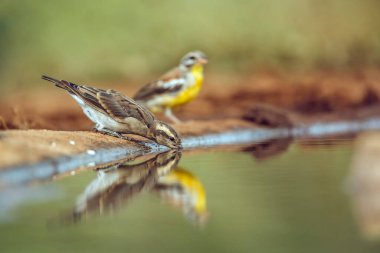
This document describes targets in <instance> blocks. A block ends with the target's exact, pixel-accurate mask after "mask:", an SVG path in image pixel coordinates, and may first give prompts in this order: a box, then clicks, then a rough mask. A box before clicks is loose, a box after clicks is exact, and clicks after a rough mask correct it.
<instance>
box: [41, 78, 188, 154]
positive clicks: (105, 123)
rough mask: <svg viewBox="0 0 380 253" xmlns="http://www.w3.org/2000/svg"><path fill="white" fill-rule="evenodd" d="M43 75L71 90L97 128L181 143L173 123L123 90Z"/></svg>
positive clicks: (118, 134)
mask: <svg viewBox="0 0 380 253" xmlns="http://www.w3.org/2000/svg"><path fill="white" fill-rule="evenodd" d="M42 79H44V80H47V81H50V82H52V83H54V84H55V85H56V86H57V87H59V88H62V89H65V90H66V91H67V92H69V94H70V95H71V96H72V97H73V98H74V99H75V100H76V101H77V102H78V104H79V105H80V106H81V107H82V109H83V112H84V113H85V114H86V116H87V117H88V118H89V119H91V120H92V121H93V122H94V123H95V129H96V130H97V131H100V132H103V133H106V134H110V135H113V136H115V137H119V138H126V137H124V136H122V135H121V134H122V133H126V134H135V135H140V136H143V137H145V138H148V139H152V140H154V141H156V142H157V143H159V144H162V145H165V146H168V147H170V148H179V147H180V146H181V140H180V138H179V136H178V134H177V133H176V131H175V130H174V129H173V128H172V127H170V126H169V125H167V124H166V123H164V122H161V121H158V120H156V119H155V117H154V115H153V114H152V113H151V112H150V111H149V110H148V109H146V108H145V107H144V106H142V105H139V104H138V103H136V102H135V101H134V100H133V99H131V98H129V97H127V96H125V95H123V94H121V93H120V92H117V91H115V90H103V89H98V88H93V87H89V86H84V85H77V84H74V83H71V82H68V81H65V80H57V79H55V78H52V77H48V76H42ZM126 139H128V138H126Z"/></svg>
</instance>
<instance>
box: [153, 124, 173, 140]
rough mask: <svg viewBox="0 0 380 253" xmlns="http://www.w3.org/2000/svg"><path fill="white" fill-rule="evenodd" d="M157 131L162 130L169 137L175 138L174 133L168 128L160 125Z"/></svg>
mask: <svg viewBox="0 0 380 253" xmlns="http://www.w3.org/2000/svg"><path fill="white" fill-rule="evenodd" d="M157 130H161V131H163V132H165V133H166V134H167V135H169V136H170V137H173V138H175V136H174V135H173V133H172V132H171V131H170V129H169V128H167V127H166V126H164V125H158V126H157Z"/></svg>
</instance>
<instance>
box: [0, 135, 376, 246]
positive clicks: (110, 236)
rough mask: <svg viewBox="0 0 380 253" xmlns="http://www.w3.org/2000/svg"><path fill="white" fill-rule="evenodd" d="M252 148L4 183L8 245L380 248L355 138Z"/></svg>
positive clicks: (2, 225)
mask: <svg viewBox="0 0 380 253" xmlns="http://www.w3.org/2000/svg"><path fill="white" fill-rule="evenodd" d="M272 146H274V147H275V148H272ZM278 146H279V147H280V148H276V147H278ZM237 149H239V150H241V149H240V148H237ZM243 149H244V150H245V151H244V152H241V151H236V150H232V151H231V150H214V151H210V150H208V151H207V152H205V151H191V152H184V153H183V154H182V155H181V154H177V153H174V152H172V153H166V154H160V155H158V156H156V157H154V156H149V157H147V158H144V159H138V160H136V161H122V162H121V163H118V164H108V165H104V166H103V168H100V169H99V168H98V170H84V171H82V172H80V173H76V174H75V175H74V173H73V175H67V176H63V177H57V178H54V179H53V180H52V181H47V182H43V183H41V182H39V183H34V184H31V185H28V186H25V187H17V188H10V189H2V190H1V192H0V193H1V195H0V199H1V202H0V212H1V214H0V251H1V252H380V243H379V242H378V241H376V240H368V239H366V238H365V237H364V236H363V235H362V234H361V232H360V229H359V226H358V223H357V222H356V217H355V215H354V214H355V212H354V208H353V201H352V199H351V198H350V194H349V193H348V191H347V189H346V188H347V176H348V173H349V168H350V163H351V156H352V152H353V151H352V143H351V142H350V141H344V140H338V141H334V142H330V141H327V142H326V141H320V142H318V141H304V142H301V143H300V142H298V143H293V144H291V145H289V146H288V144H287V143H285V144H284V143H280V144H279V145H277V146H276V145H272V144H271V143H269V144H265V145H262V146H252V147H245V148H243Z"/></svg>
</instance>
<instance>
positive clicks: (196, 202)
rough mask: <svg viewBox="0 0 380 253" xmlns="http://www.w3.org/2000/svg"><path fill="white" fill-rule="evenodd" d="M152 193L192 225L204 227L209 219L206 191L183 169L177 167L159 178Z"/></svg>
mask: <svg viewBox="0 0 380 253" xmlns="http://www.w3.org/2000/svg"><path fill="white" fill-rule="evenodd" d="M153 191H154V192H156V193H158V196H160V197H161V198H162V199H164V200H165V201H166V202H168V203H169V204H170V205H171V206H173V207H175V208H178V209H180V210H182V213H183V214H184V215H185V216H186V217H187V218H188V219H189V220H190V221H191V222H193V223H195V224H199V225H204V224H205V223H206V222H207V220H208V217H209V214H208V211H207V206H206V191H205V189H204V187H203V185H202V183H201V182H200V181H199V179H198V178H197V177H196V176H194V175H193V174H192V173H190V172H189V171H187V170H186V169H184V168H181V167H177V168H175V169H173V170H172V171H171V172H170V173H168V174H166V175H164V176H162V177H160V178H159V179H158V182H157V184H156V185H155V186H154V188H153Z"/></svg>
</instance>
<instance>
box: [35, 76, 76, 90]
mask: <svg viewBox="0 0 380 253" xmlns="http://www.w3.org/2000/svg"><path fill="white" fill-rule="evenodd" d="M41 78H42V79H44V80H46V81H49V82H52V83H54V84H55V86H57V87H59V88H62V89H64V90H67V91H68V92H70V93H72V92H73V91H76V89H77V87H78V86H77V85H76V84H73V83H70V82H68V81H65V80H58V79H55V78H53V77H50V76H46V75H42V76H41Z"/></svg>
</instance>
